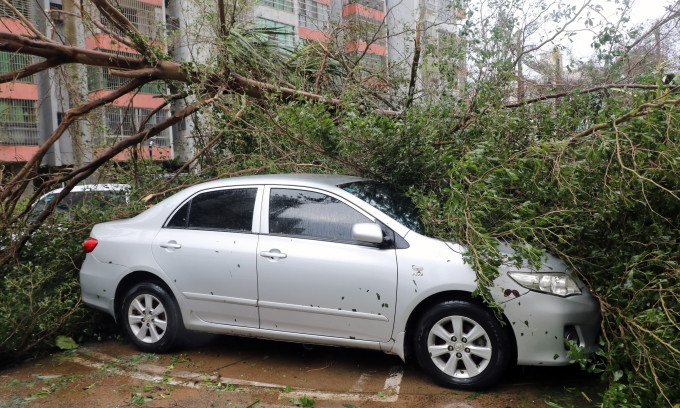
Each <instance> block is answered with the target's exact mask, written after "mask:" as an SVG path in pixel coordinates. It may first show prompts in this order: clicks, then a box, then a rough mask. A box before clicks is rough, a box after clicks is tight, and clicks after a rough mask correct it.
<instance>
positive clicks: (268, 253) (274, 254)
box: [260, 249, 288, 259]
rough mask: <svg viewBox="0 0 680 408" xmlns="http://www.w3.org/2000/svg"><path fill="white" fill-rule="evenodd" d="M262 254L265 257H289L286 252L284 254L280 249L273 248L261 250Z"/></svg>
mask: <svg viewBox="0 0 680 408" xmlns="http://www.w3.org/2000/svg"><path fill="white" fill-rule="evenodd" d="M260 256H263V257H265V258H271V259H283V258H286V257H288V255H286V254H282V253H281V252H280V251H278V250H276V249H275V250H272V251H262V252H260Z"/></svg>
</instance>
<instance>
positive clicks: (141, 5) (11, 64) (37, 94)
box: [0, 0, 174, 169]
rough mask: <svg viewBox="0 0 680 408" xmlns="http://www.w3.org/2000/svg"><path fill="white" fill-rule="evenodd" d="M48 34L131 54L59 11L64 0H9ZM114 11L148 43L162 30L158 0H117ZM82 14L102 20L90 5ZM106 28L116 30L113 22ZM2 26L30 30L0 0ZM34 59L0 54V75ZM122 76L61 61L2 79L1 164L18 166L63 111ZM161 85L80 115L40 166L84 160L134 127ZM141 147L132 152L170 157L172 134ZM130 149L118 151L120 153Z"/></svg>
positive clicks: (156, 102)
mask: <svg viewBox="0 0 680 408" xmlns="http://www.w3.org/2000/svg"><path fill="white" fill-rule="evenodd" d="M10 2H11V4H12V5H13V6H14V7H15V8H17V9H18V10H19V11H21V12H22V14H23V15H24V16H28V17H29V18H30V20H31V22H32V23H33V24H34V25H35V26H36V27H37V28H38V29H39V30H41V31H42V32H43V33H44V34H45V35H46V36H48V37H49V38H53V39H55V40H58V41H60V42H64V43H67V44H73V45H77V46H81V47H86V48H88V49H92V50H99V51H103V52H107V53H111V54H118V55H127V56H134V55H135V54H136V52H135V51H134V50H132V49H130V48H129V47H127V46H125V45H124V44H122V43H120V42H118V41H115V39H114V38H113V37H112V35H110V34H109V33H107V32H106V30H101V29H98V28H96V27H95V26H94V25H89V26H88V27H84V26H83V24H82V22H81V20H79V19H75V18H69V17H68V14H67V13H62V12H61V11H67V12H68V11H74V10H73V3H72V2H70V3H69V0H64V2H63V3H62V0H39V1H35V0H10ZM118 5H119V7H120V10H121V11H122V12H123V14H125V16H126V17H127V18H128V19H129V20H130V22H132V23H133V24H134V25H135V26H136V27H137V29H138V30H139V31H140V32H141V33H142V34H143V35H146V36H147V37H148V38H149V39H150V41H160V40H161V38H162V36H164V35H165V7H164V3H163V0H118ZM86 12H88V13H89V14H90V16H91V17H92V19H93V20H96V21H101V22H102V23H105V24H104V25H105V27H106V20H105V19H102V18H101V16H100V15H99V13H98V11H97V10H96V9H95V8H94V7H93V6H91V5H90V6H88V7H87V8H86ZM107 28H108V30H110V31H112V32H115V31H114V29H113V27H110V26H108V27H107ZM0 30H2V31H5V32H13V33H28V30H27V28H26V27H25V26H24V25H23V24H22V23H21V22H20V21H19V20H18V19H17V17H16V15H15V14H14V12H13V11H12V10H11V9H9V8H8V7H6V6H4V5H2V4H0ZM31 62H33V58H32V57H30V56H25V55H19V54H13V53H7V52H0V73H5V72H10V71H11V70H13V69H16V68H18V67H22V66H26V65H28V64H30V63H31ZM126 81H127V79H126V78H122V77H118V76H115V75H112V74H111V73H110V72H109V71H108V69H106V68H99V67H88V68H84V67H80V68H76V67H73V66H64V67H59V68H56V69H51V70H49V71H45V72H42V73H39V74H36V75H33V76H31V77H28V78H22V79H20V80H17V81H13V82H9V83H5V84H0V164H2V165H4V166H6V167H9V168H10V169H12V168H15V167H17V166H21V165H22V163H25V162H26V160H27V159H28V158H30V157H31V156H32V155H33V154H34V153H35V152H36V151H37V150H38V148H39V146H40V145H41V144H42V143H44V141H46V140H47V139H48V138H49V137H50V135H51V134H52V132H53V131H54V130H55V129H56V128H57V126H58V124H59V123H60V121H61V119H62V117H63V115H64V112H66V111H67V110H68V109H69V108H70V107H73V106H77V105H79V104H81V103H83V102H85V101H87V100H88V99H90V100H91V99H94V98H97V97H100V96H102V95H104V94H106V93H109V92H111V91H112V90H114V89H116V88H117V87H119V86H120V85H122V84H123V83H125V82H126ZM166 93H167V90H166V87H165V85H164V84H163V83H161V82H155V83H150V84H147V85H145V86H144V87H142V88H141V89H140V90H139V92H137V93H135V94H134V95H126V96H124V97H122V98H119V99H117V100H116V101H114V102H113V104H111V105H109V106H106V107H104V108H101V109H99V110H97V111H95V112H94V113H93V114H92V115H90V117H89V118H88V119H87V120H86V121H81V122H79V123H78V125H77V126H75V127H71V129H70V131H69V132H68V133H66V134H64V135H63V136H62V137H61V139H60V140H59V142H57V143H56V144H55V145H54V146H52V148H51V149H50V151H49V152H48V153H47V155H46V157H45V159H44V160H43V163H42V164H44V165H47V166H50V167H62V166H71V165H74V164H82V163H87V162H89V161H90V160H91V159H92V157H93V156H94V155H96V154H97V152H98V151H101V150H102V149H104V148H105V147H106V146H107V145H110V144H112V143H114V142H116V141H117V140H119V139H120V138H122V137H125V136H129V135H132V134H134V133H136V131H137V129H138V127H139V125H140V123H141V122H142V121H143V120H144V118H145V117H146V116H147V115H149V114H150V113H151V112H152V111H153V110H154V109H155V108H157V107H158V106H160V105H161V104H162V103H163V98H162V97H160V96H162V95H163V94H166ZM168 115H169V110H168V109H167V108H166V109H163V110H160V111H159V112H157V113H155V114H154V115H153V116H152V117H151V119H150V120H149V121H148V122H147V127H149V126H153V125H154V124H155V123H158V122H159V121H161V120H163V119H164V118H167V117H168ZM150 145H151V148H150V149H149V148H148V147H147V146H145V148H143V149H140V151H139V152H138V155H137V156H138V157H142V158H149V152H151V157H152V158H153V159H154V160H165V159H171V158H173V156H174V154H173V145H172V132H171V130H166V131H164V132H163V133H161V134H160V135H158V136H155V137H154V138H152V139H151V141H150ZM130 154H131V152H129V151H127V152H124V153H121V154H120V155H118V156H117V159H119V160H123V159H126V158H127V157H128V156H129V155H130Z"/></svg>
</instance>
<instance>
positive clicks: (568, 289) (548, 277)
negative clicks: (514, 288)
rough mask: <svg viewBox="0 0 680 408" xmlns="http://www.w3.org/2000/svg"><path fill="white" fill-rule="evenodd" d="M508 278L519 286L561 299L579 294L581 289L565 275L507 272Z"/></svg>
mask: <svg viewBox="0 0 680 408" xmlns="http://www.w3.org/2000/svg"><path fill="white" fill-rule="evenodd" d="M508 276H510V278H512V280H514V281H515V282H517V283H518V284H520V285H521V286H523V287H525V288H527V289H531V290H536V291H539V292H545V293H550V294H553V295H557V296H563V297H566V296H570V295H580V294H581V288H579V287H578V285H577V284H576V282H575V281H574V279H572V277H571V276H569V275H567V274H566V273H559V272H549V273H546V272H508Z"/></svg>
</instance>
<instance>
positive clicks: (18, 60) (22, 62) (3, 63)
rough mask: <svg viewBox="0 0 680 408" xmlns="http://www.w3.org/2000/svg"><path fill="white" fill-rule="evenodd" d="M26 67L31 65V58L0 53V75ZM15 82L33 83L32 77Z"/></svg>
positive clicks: (10, 53) (4, 52)
mask: <svg viewBox="0 0 680 408" xmlns="http://www.w3.org/2000/svg"><path fill="white" fill-rule="evenodd" d="M27 65H31V56H30V55H23V54H16V53H12V52H6V51H0V74H6V73H8V72H12V71H16V70H17V69H21V68H23V67H25V66H27ZM16 82H25V83H33V75H31V76H27V77H24V78H19V79H17V80H16Z"/></svg>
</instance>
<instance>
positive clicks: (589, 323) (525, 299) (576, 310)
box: [503, 291, 600, 366]
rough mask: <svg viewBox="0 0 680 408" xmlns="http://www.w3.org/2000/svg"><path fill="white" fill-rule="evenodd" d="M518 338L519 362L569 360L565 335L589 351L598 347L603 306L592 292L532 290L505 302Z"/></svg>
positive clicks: (505, 309)
mask: <svg viewBox="0 0 680 408" xmlns="http://www.w3.org/2000/svg"><path fill="white" fill-rule="evenodd" d="M503 308H504V312H505V315H506V317H507V318H508V320H509V321H510V325H511V327H512V330H513V332H514V334H515V339H516V340H517V364H519V365H546V366H558V365H566V364H569V362H570V358H569V356H568V348H567V347H566V343H565V338H569V339H571V340H574V341H575V342H576V343H577V344H578V345H579V346H580V347H583V348H585V350H586V351H587V352H592V351H595V350H596V349H597V347H598V345H597V344H598V334H599V331H600V307H599V304H598V302H597V300H596V299H595V298H594V297H593V296H592V295H591V294H590V293H589V292H585V293H584V294H581V295H574V296H569V297H566V298H565V297H560V296H555V295H549V294H545V293H540V292H534V291H529V292H527V293H525V294H523V295H521V296H519V297H516V298H515V299H513V300H511V301H508V302H506V303H504V304H503Z"/></svg>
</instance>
